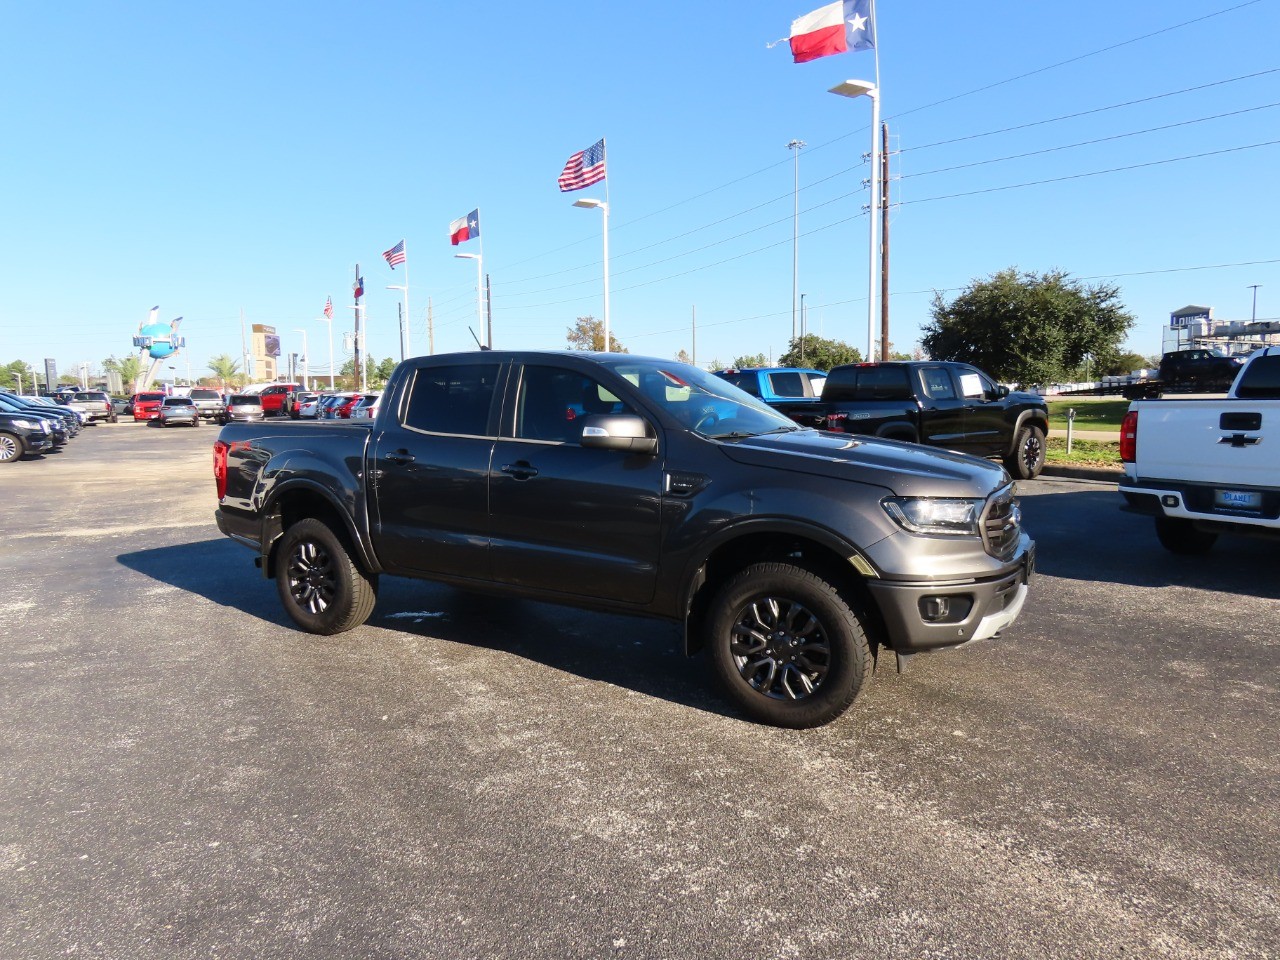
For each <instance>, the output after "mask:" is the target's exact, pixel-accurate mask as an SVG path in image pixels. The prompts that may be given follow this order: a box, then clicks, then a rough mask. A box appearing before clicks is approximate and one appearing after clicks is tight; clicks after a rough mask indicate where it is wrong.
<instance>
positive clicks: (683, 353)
mask: <svg viewBox="0 0 1280 960" xmlns="http://www.w3.org/2000/svg"><path fill="white" fill-rule="evenodd" d="M676 359H677V360H679V361H680V362H681V363H688V364H692V363H693V358H692V357H691V356H689V351H688V350H680V351H677V352H676Z"/></svg>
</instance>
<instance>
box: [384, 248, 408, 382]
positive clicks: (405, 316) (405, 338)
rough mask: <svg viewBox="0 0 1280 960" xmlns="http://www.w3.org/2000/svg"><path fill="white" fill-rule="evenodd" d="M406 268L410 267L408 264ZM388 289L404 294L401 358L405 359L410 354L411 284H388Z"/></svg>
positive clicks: (401, 318) (401, 321)
mask: <svg viewBox="0 0 1280 960" xmlns="http://www.w3.org/2000/svg"><path fill="white" fill-rule="evenodd" d="M405 269H406V270H408V269H409V267H408V266H407V265H406V266H405ZM387 289H388V290H399V291H400V292H401V293H403V294H404V307H403V309H404V312H403V313H402V314H400V359H401V360H404V359H405V358H406V357H408V356H409V284H408V283H404V284H395V283H389V284H387Z"/></svg>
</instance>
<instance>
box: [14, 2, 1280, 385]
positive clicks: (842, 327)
mask: <svg viewBox="0 0 1280 960" xmlns="http://www.w3.org/2000/svg"><path fill="white" fill-rule="evenodd" d="M818 5H819V4H818V3H817V2H816V0H792V2H787V3H783V2H768V3H766V2H738V3H732V4H730V3H703V4H687V3H674V2H668V0H656V2H650V3H646V4H604V5H601V6H599V7H596V8H565V7H563V6H557V5H552V4H547V5H528V6H524V7H521V6H506V5H504V6H494V5H491V4H450V5H442V4H435V3H425V4H423V3H399V2H387V3H379V4H359V5H344V4H333V3H324V2H317V3H307V4H301V3H299V4H293V3H289V4H286V3H275V4H247V3H225V4H219V5H204V6H198V5H179V4H169V3H166V4H151V3H131V4H121V5H110V6H109V5H106V4H100V3H77V2H70V3H63V4H56V5H51V4H22V5H11V6H10V7H9V8H8V10H7V11H6V29H5V36H4V39H3V40H2V41H0V43H2V44H3V49H2V50H0V53H2V56H0V84H2V85H3V89H4V90H5V91H6V95H5V97H4V98H3V100H0V121H2V122H3V127H4V129H5V131H6V136H5V138H4V140H3V143H0V172H3V174H4V176H3V184H4V189H5V204H4V206H5V216H4V218H3V227H0V281H2V282H3V286H4V289H5V291H6V293H5V296H4V298H3V303H0V362H8V361H9V360H12V359H22V360H26V361H27V362H29V363H31V364H33V365H38V364H39V362H40V361H41V360H42V358H44V357H53V358H55V359H56V360H57V362H58V365H59V370H68V369H70V368H71V367H72V366H73V365H74V364H75V363H78V362H80V361H84V360H87V361H92V362H99V361H101V360H102V359H103V358H105V357H107V356H109V355H111V354H116V355H118V356H123V355H124V354H126V353H127V352H129V351H130V350H131V345H130V338H131V337H132V336H133V334H134V333H135V332H136V330H137V326H138V324H139V322H141V321H142V320H144V319H145V318H146V315H147V311H148V310H149V308H150V307H151V306H152V305H153V304H159V305H160V308H161V317H162V318H163V319H166V320H167V319H170V318H172V317H175V316H179V315H181V316H183V317H184V318H185V319H184V321H183V328H182V332H183V333H184V334H185V335H186V337H187V343H188V352H189V356H190V363H191V367H192V372H193V373H194V374H195V375H199V374H200V373H201V372H204V368H205V364H206V363H207V361H208V358H209V357H210V356H212V355H215V354H219V353H228V354H231V355H232V356H237V357H238V356H239V355H240V312H241V310H242V309H243V310H244V314H245V317H246V319H247V321H248V322H249V323H267V324H272V325H274V326H275V327H276V328H277V330H278V331H279V332H280V334H281V337H282V340H283V343H284V349H285V350H286V351H290V350H297V351H300V350H301V347H302V334H300V333H296V332H295V330H296V329H298V328H302V329H305V330H307V331H308V335H309V346H310V351H311V356H312V361H313V369H314V368H315V367H316V366H320V367H322V366H324V365H325V363H326V362H327V356H326V354H327V347H326V346H325V326H324V324H322V323H318V322H316V318H317V317H319V316H320V315H321V308H322V306H323V304H324V300H325V297H326V295H332V296H333V298H334V303H335V307H336V309H335V329H336V331H337V332H339V333H340V331H341V329H342V328H343V327H344V326H346V325H348V324H349V323H350V317H351V311H350V310H349V309H347V308H346V306H347V305H348V304H349V303H350V302H351V298H350V289H351V281H352V279H353V270H354V267H355V264H356V263H357V262H359V263H360V264H361V267H362V271H363V273H364V275H365V279H366V290H367V291H368V297H367V301H366V302H367V306H368V315H369V321H370V326H369V348H370V353H371V354H372V355H374V356H375V357H377V358H381V357H384V356H395V357H397V358H398V356H399V339H398V332H397V321H396V302H397V299H398V298H399V294H398V293H397V292H396V291H391V290H386V289H385V286H386V285H387V284H392V283H400V282H402V278H403V273H402V271H400V270H397V271H395V272H394V273H393V272H392V271H391V270H390V269H389V268H388V267H387V265H386V263H385V261H384V260H383V259H382V257H381V252H382V251H383V250H385V249H387V248H388V247H390V246H391V245H392V244H394V243H395V242H396V241H398V240H399V239H400V238H401V237H404V238H405V239H406V240H407V246H408V257H409V268H410V270H409V278H410V281H411V287H412V289H411V293H410V307H411V310H412V328H411V329H412V336H413V343H414V348H415V352H425V351H426V323H425V311H426V307H427V302H428V298H430V299H431V302H432V306H433V314H434V321H435V332H436V335H435V345H436V351H437V352H443V351H447V350H461V349H470V348H471V347H472V341H471V337H470V334H469V333H468V332H467V326H468V324H473V323H474V305H475V300H474V296H475V294H474V283H475V266H474V264H473V263H472V262H468V261H463V260H457V259H454V257H453V254H454V253H455V252H458V250H463V251H468V252H474V251H475V250H476V246H477V244H476V243H475V242H474V241H472V242H471V243H469V244H467V245H464V246H462V247H460V248H457V249H455V248H453V247H451V246H450V244H449V239H448V229H447V228H448V224H449V221H450V220H452V219H454V218H456V217H460V216H463V215H465V214H466V213H468V212H469V211H471V210H472V209H474V208H477V207H478V208H479V209H480V214H481V227H482V236H483V244H484V248H483V249H484V258H485V269H486V272H488V273H489V274H490V276H491V277H492V283H493V295H494V303H493V315H494V330H495V337H494V339H495V343H496V345H497V346H499V347H518V348H550V349H560V348H563V347H564V345H565V332H566V329H567V328H568V327H570V326H571V325H572V324H573V322H574V318H575V317H578V316H582V315H586V314H592V315H595V316H600V315H601V306H602V304H601V283H600V268H601V237H600V228H601V217H600V214H599V212H598V211H594V210H582V209H577V208H575V207H573V206H572V201H573V200H574V199H576V198H578V197H582V196H591V197H603V195H604V194H603V191H601V190H600V189H599V188H598V187H592V188H588V189H586V190H583V191H581V192H579V193H571V194H562V193H560V192H559V190H558V189H557V187H556V183H555V179H556V176H557V174H558V173H559V171H560V168H561V167H562V165H563V164H564V161H565V160H566V158H567V157H568V156H569V155H570V154H571V153H573V152H574V151H576V150H580V149H583V148H585V147H587V146H589V145H590V144H591V143H593V142H594V141H595V140H597V139H599V138H600V137H602V136H603V137H606V138H607V141H608V151H609V152H608V163H609V167H608V169H609V177H608V187H609V200H610V204H611V232H610V247H611V261H610V263H611V274H612V278H611V279H612V301H611V320H612V328H613V332H614V335H615V336H616V337H617V338H618V339H619V340H620V341H621V342H622V343H623V344H624V345H626V346H627V347H628V348H629V349H630V350H631V351H632V352H633V353H645V354H651V355H657V356H673V355H674V354H675V353H676V351H678V350H680V349H685V350H690V349H691V336H690V320H691V315H692V312H693V310H694V308H696V310H697V319H698V340H697V359H698V360H699V362H700V363H703V364H707V363H710V362H711V361H713V360H719V361H720V362H722V363H728V362H729V361H731V360H732V359H733V358H734V357H735V356H737V355H740V354H744V353H756V352H763V353H766V354H771V355H772V356H775V357H776V356H778V355H779V354H780V353H781V352H783V351H784V350H785V349H786V346H787V341H788V339H789V337H790V333H791V289H792V278H791V266H792V252H791V212H792V186H793V170H792V160H791V153H790V152H789V151H788V150H787V149H786V146H785V145H786V143H787V142H788V141H790V140H791V139H793V138H799V139H801V140H804V141H806V143H807V144H808V146H807V147H806V148H805V149H804V150H803V151H802V153H801V157H800V184H801V192H800V206H801V211H802V213H801V221H800V230H801V234H802V236H801V239H800V289H801V290H802V291H804V292H805V293H806V295H807V296H806V301H807V303H808V304H809V305H810V311H809V326H810V329H811V330H813V331H814V332H818V333H821V334H822V335H824V336H828V337H835V338H838V339H842V340H846V341H848V342H850V343H852V344H854V345H855V346H860V347H861V346H862V345H864V344H865V340H866V300H865V297H866V293H867V221H866V217H865V215H864V214H863V213H862V209H861V208H862V204H863V203H864V202H865V199H866V197H865V191H863V190H862V189H861V187H860V181H861V179H862V178H863V177H864V176H866V170H867V168H866V166H865V165H864V164H862V162H861V154H862V153H863V152H864V151H866V150H867V149H868V141H869V121H870V104H869V102H868V101H867V100H865V99H860V100H848V99H844V98H841V97H836V96H832V95H830V94H829V93H827V90H828V89H829V88H830V87H832V86H834V85H835V84H837V83H839V82H840V81H842V80H845V79H848V78H854V77H857V78H872V77H873V76H874V58H873V55H872V54H871V53H855V54H845V55H842V56H835V57H827V58H823V59H820V60H817V61H814V62H812V63H807V64H792V63H791V58H790V55H789V53H788V51H787V50H786V45H785V44H783V45H780V46H778V47H776V48H774V49H772V50H770V49H767V48H766V43H767V42H769V41H772V40H776V39H779V38H782V37H785V36H786V35H787V33H788V29H789V25H790V22H791V20H792V19H794V18H795V17H797V16H800V15H802V14H804V13H807V12H809V11H810V10H811V9H813V8H814V7H816V6H818ZM1233 7H1234V8H1235V9H1232V8H1233ZM575 9H576V10H577V11H578V12H577V13H576V14H575V13H574V12H573V10H575ZM1218 11H1226V12H1223V13H1221V14H1220V15H1216V16H1213V14H1215V13H1217V12H1218ZM1200 18H1203V19H1200ZM877 19H878V32H879V43H880V70H881V88H882V95H883V101H882V102H883V109H884V117H885V118H886V119H887V120H888V122H889V126H890V134H891V138H892V143H893V146H894V147H895V148H897V149H900V151H901V152H899V153H897V154H896V155H895V157H894V158H893V165H892V172H893V175H894V177H895V182H894V185H893V191H892V196H893V200H894V202H895V204H898V205H897V206H895V209H894V214H893V224H892V231H891V250H892V257H893V259H892V265H891V290H892V293H893V295H892V298H891V317H892V328H891V339H892V341H893V343H894V345H895V346H896V347H897V348H900V349H910V348H911V347H912V346H913V345H914V344H915V343H916V342H917V341H918V340H919V337H920V327H921V325H922V324H923V323H925V322H927V320H928V318H929V305H930V300H931V297H932V293H931V291H933V290H942V291H944V292H946V293H949V294H952V295H953V294H954V293H955V292H956V291H957V290H958V288H961V287H963V286H964V285H966V284H967V283H969V282H970V281H972V280H973V279H974V278H980V277H984V276H987V275H989V274H991V273H993V272H995V271H997V270H1000V269H1002V268H1005V267H1009V266H1017V267H1019V268H1021V269H1024V270H1035V271H1043V270H1048V269H1052V268H1060V269H1062V270H1065V271H1067V272H1069V273H1070V274H1072V275H1073V276H1076V277H1080V278H1091V279H1090V282H1097V281H1102V280H1105V281H1107V282H1113V283H1115V284H1117V285H1119V287H1120V288H1121V295H1122V299H1123V301H1124V302H1125V303H1126V305H1127V306H1128V307H1129V309H1130V310H1131V311H1132V312H1133V313H1134V314H1135V315H1136V316H1137V317H1138V323H1137V324H1136V325H1135V327H1134V329H1133V331H1132V334H1131V336H1130V338H1129V343H1130V345H1131V347H1132V348H1133V349H1135V350H1137V351H1138V352H1141V353H1144V354H1145V353H1157V352H1159V350H1160V346H1161V329H1162V327H1163V325H1164V324H1165V323H1166V322H1167V318H1168V314H1169V312H1170V311H1171V310H1173V309H1176V308H1178V307H1181V306H1183V305H1185V304H1189V303H1199V304H1206V305H1210V306H1212V307H1214V311H1215V317H1216V318H1219V319H1248V317H1249V315H1250V310H1251V306H1252V301H1251V297H1252V291H1251V290H1250V289H1249V285H1250V284H1261V286H1260V288H1259V289H1258V316H1259V317H1269V318H1270V317H1280V262H1276V261H1280V239H1278V238H1280V233H1278V231H1277V223H1278V222H1280V216H1278V214H1280V191H1278V190H1277V188H1276V170H1277V169H1280V146H1277V145H1276V144H1275V143H1271V144H1270V145H1268V146H1255V145H1257V144H1263V143H1267V142H1269V141H1277V140H1280V106H1276V104H1280V52H1277V49H1278V48H1277V45H1276V39H1275V38H1276V36H1277V35H1280V10H1278V9H1277V5H1276V4H1275V3H1273V2H1271V0H1261V2H1253V3H1245V2H1242V0H1219V2H1217V3H1210V4H1209V5H1205V4H1203V3H1197V2H1191V0H1168V2H1165V3H1161V4H1154V3H1115V2H1109V3H1103V2H1096V0H1080V2H1077V3H1075V4H1071V5H1062V4H1027V3H1025V2H1020V0H1008V2H1005V0H994V2H988V3H985V4H981V5H967V6H966V5H960V4H955V3H951V2H942V0H917V2H912V3H905V2H901V0H881V2H880V3H879V5H878V9H877ZM1192 20H1198V21H1199V22H1196V23H1192V24H1190V25H1187V26H1179V24H1183V23H1184V22H1186V21H1192ZM1149 34H1155V35H1154V36H1147V35H1149ZM1138 38H1143V39H1138ZM1127 41H1133V42H1127ZM1109 47H1114V49H1110V50H1106V49H1105V48H1109ZM1095 51H1104V52H1099V53H1096V54H1095V55H1089V54H1094V53H1095ZM1075 58H1081V59H1075ZM1071 60H1074V62H1071V63H1067V64H1066V65H1062V66H1054V65H1055V64H1060V63H1062V62H1063V61H1071ZM1044 68H1049V69H1044ZM1267 71H1272V72H1267ZM1028 73H1030V74H1031V75H1030V76H1025V77H1022V75H1023V74H1028ZM1249 75H1256V76H1252V77H1250V76H1249ZM1017 77H1022V78H1021V79H1011V78H1017ZM1002 81H1009V82H1004V83H1002ZM992 85H994V86H992ZM1197 87H1200V88H1202V89H1193V88H1197ZM981 88H987V89H981ZM971 91H978V92H971ZM1138 100H1144V101H1145V102H1142V103H1133V104H1131V105H1129V106H1123V107H1120V106H1116V105H1118V104H1123V103H1129V102H1130V101H1138ZM1110 107H1114V109H1102V108H1110ZM1241 111H1246V112H1241ZM1081 113H1087V115H1084V116H1078V117H1075V118H1073V119H1056V118H1060V117H1065V116H1067V115H1071V114H1081ZM1225 114H1234V115H1232V116H1225ZM1040 121H1051V122H1043V123H1042V122H1040ZM1173 124H1178V125H1179V126H1175V127H1171V128H1169V129H1164V130H1153V128H1157V127H1169V126H1170V125H1173ZM1027 125H1030V126H1027ZM1010 127H1021V129H1018V130H1012V131H1008V132H1004V133H996V134H992V135H983V136H975V135H979V134H989V133H991V132H992V131H997V130H1004V129H1006V128H1010ZM1147 131H1150V132H1147ZM962 138H967V139H962ZM1102 138H1109V139H1105V140H1102ZM1098 140H1102V142H1097V143H1092V144H1090V145H1085V146H1074V145H1075V144H1081V143H1084V142H1086V141H1098ZM1050 148H1063V149H1053V150H1052V152H1043V153H1037V154H1036V155H1034V156H1018V155H1021V154H1029V153H1033V152H1036V151H1046V150H1050ZM1222 151H1225V152H1222ZM1210 152H1217V153H1216V154H1215V155H1212V156H1202V157H1199V158H1196V159H1187V160H1177V161H1175V162H1163V161H1170V160H1174V158H1181V157H1189V156H1193V155H1197V154H1206V153H1210ZM1140 164H1148V165H1147V166H1142V167H1140V168H1138V169H1131V170H1117V171H1116V172H1111V173H1106V174H1101V175H1098V176H1083V177H1082V176H1079V175H1081V174H1090V173H1093V172H1095V171H1103V170H1111V169H1114V168H1122V167H1135V166H1137V165H1140ZM947 168H958V169H947ZM936 171H941V172H936ZM1057 178H1070V179H1060V180H1059V181H1058V182H1053V183H1041V184H1040V185H1036V186H1026V187H1021V188H1015V189H1002V188H1006V187H1009V186H1011V185H1015V184H1024V183H1031V182H1034V181H1046V180H1054V179H1057ZM601 186H603V185H601ZM977 191H990V192H977ZM957 194H968V195H967V196H954V195H957ZM944 197H946V198H948V199H938V198H944ZM1259 261H1272V262H1259ZM1233 264H1253V265H1249V266H1219V265H1233ZM1200 267H1214V269H1192V268H1200ZM336 339H338V341H339V342H338V346H337V350H338V353H339V358H338V360H339V362H341V359H342V357H341V352H342V350H341V342H340V336H339V337H337V338H336ZM178 364H179V374H180V375H182V374H184V373H185V369H184V364H185V360H180V361H178Z"/></svg>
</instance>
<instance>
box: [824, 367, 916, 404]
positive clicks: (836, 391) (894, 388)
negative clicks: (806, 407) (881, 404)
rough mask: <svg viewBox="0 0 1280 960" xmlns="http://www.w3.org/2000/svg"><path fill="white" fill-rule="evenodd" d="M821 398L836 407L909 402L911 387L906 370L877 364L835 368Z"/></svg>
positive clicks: (829, 376)
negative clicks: (851, 403) (848, 402)
mask: <svg viewBox="0 0 1280 960" xmlns="http://www.w3.org/2000/svg"><path fill="white" fill-rule="evenodd" d="M822 397H823V399H824V400H827V401H834V402H837V403H838V402H840V401H846V400H909V399H911V387H910V385H909V384H908V383H907V368H906V367H902V366H896V365H892V364H875V363H872V364H866V365H862V366H848V367H836V368H835V369H833V370H832V371H831V373H830V375H828V377H827V385H826V386H825V387H823V389H822Z"/></svg>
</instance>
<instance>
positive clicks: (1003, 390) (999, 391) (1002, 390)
mask: <svg viewBox="0 0 1280 960" xmlns="http://www.w3.org/2000/svg"><path fill="white" fill-rule="evenodd" d="M996 395H997V396H998V397H1000V398H1001V399H1004V398H1005V397H1007V396H1008V395H1009V388H1008V387H1006V386H1005V385H1004V384H1003V383H1002V384H1000V385H999V386H997V387H996Z"/></svg>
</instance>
